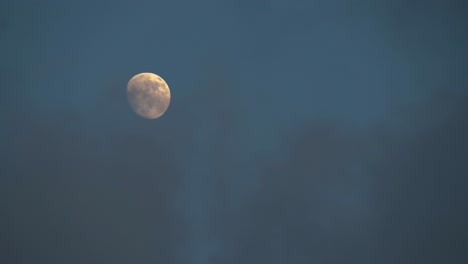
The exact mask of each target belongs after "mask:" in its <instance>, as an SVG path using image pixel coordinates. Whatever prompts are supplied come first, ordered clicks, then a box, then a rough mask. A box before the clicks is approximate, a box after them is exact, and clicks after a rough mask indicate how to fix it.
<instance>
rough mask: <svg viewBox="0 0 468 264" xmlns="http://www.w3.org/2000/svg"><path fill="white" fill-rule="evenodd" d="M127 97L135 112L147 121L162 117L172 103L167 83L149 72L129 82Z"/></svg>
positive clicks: (134, 77) (140, 74) (138, 75)
mask: <svg viewBox="0 0 468 264" xmlns="http://www.w3.org/2000/svg"><path fill="white" fill-rule="evenodd" d="M127 96H128V102H129V103H130V106H131V107H132V109H133V111H135V113H137V114H138V115H139V116H141V117H143V118H147V119H155V118H158V117H161V116H162V115H163V114H164V113H165V112H166V110H167V108H168V107H169V103H170V102H171V91H170V90H169V86H168V85H167V83H166V81H164V79H163V78H161V77H160V76H158V75H156V74H154V73H149V72H143V73H139V74H137V75H135V76H133V77H132V78H131V79H130V81H128V84H127Z"/></svg>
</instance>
